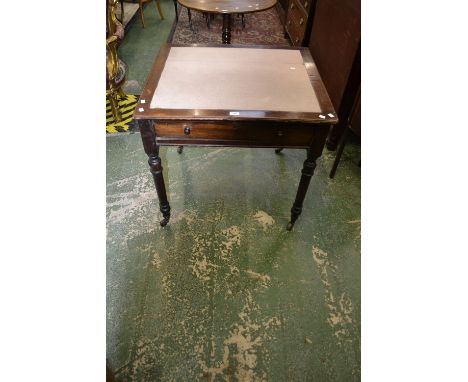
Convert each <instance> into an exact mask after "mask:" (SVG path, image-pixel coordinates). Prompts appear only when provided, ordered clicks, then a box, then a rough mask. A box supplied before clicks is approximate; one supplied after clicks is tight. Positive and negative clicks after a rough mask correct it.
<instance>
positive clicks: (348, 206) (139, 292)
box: [107, 0, 361, 381]
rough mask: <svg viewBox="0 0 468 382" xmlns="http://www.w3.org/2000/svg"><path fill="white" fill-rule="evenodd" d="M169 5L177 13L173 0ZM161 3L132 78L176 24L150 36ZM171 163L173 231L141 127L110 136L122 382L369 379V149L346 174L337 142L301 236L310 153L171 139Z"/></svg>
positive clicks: (166, 160) (111, 330) (112, 360)
mask: <svg viewBox="0 0 468 382" xmlns="http://www.w3.org/2000/svg"><path fill="white" fill-rule="evenodd" d="M162 4H163V7H164V12H165V15H166V18H167V19H169V17H172V18H173V17H174V16H173V8H171V6H172V1H170V2H169V1H167V0H163V1H162ZM153 7H154V5H153V4H151V3H150V4H149V5H148V6H147V7H146V10H145V17H146V21H147V30H142V28H141V24H140V23H139V20H136V22H135V23H134V24H133V26H132V27H131V29H130V31H129V32H128V34H127V37H126V40H125V41H124V44H123V45H122V47H121V55H122V56H124V55H125V58H124V59H125V61H126V62H127V64H128V65H129V67H130V68H132V66H133V67H134V68H133V69H130V73H131V76H133V77H131V76H129V79H130V81H132V80H134V81H137V82H138V83H141V82H142V81H144V79H145V78H143V77H145V76H146V74H147V71H148V70H149V67H150V65H151V64H152V60H153V59H154V56H155V54H156V53H157V46H156V44H157V41H164V40H165V38H164V36H163V35H164V34H165V33H168V32H169V29H170V27H171V25H169V26H164V28H162V29H163V32H161V30H159V29H157V28H155V33H154V34H157V35H158V37H157V38H156V37H154V36H153V35H151V34H147V32H148V31H149V30H150V28H149V27H148V25H149V24H150V23H151V17H150V15H151V14H152V13H153V14H154V15H153V16H154V17H153V20H154V21H157V17H156V15H157V14H156V10H155V7H154V9H153ZM171 10H172V16H171ZM166 22H167V21H164V22H163V23H166ZM161 25H162V24H161ZM158 30H159V32H158ZM156 32H157V33H156ZM148 36H149V37H148ZM166 37H167V34H166ZM145 38H147V39H148V41H146V42H143V41H140V40H144V39H145ZM132 44H134V45H137V47H135V46H132ZM132 49H134V50H133V53H132ZM144 50H147V51H146V53H144V52H142V51H144ZM145 70H146V74H145ZM161 158H162V162H163V166H164V176H165V180H166V183H167V187H168V193H169V200H170V203H171V208H172V216H171V221H170V223H169V225H168V226H167V227H165V228H161V227H160V226H159V224H158V222H159V219H160V218H161V216H160V213H159V208H158V203H157V197H156V192H155V189H154V185H153V180H152V178H151V174H150V172H149V170H148V165H147V158H146V155H145V153H144V151H143V147H142V144H141V139H140V135H139V134H138V133H136V134H115V135H114V134H113V135H109V136H108V137H107V359H108V361H109V364H110V366H111V368H112V369H113V370H114V372H115V374H116V380H117V381H358V380H360V228H361V223H360V168H359V167H358V166H357V165H356V163H357V162H358V161H359V159H360V147H359V146H358V145H356V144H349V145H348V146H347V148H346V150H345V152H344V155H343V158H342V161H341V163H340V166H339V167H338V171H337V174H336V177H335V179H334V180H331V179H329V178H328V172H329V170H330V168H331V165H332V162H333V159H334V153H331V152H328V151H326V150H325V151H324V155H323V156H322V158H320V159H319V161H318V165H317V169H316V172H315V175H314V177H313V179H312V182H311V185H310V188H309V192H308V194H307V197H306V200H305V203H304V209H303V213H302V215H301V216H300V218H299V220H298V221H297V222H296V225H295V227H294V229H293V231H292V232H287V231H286V230H285V226H286V224H287V222H288V219H289V210H290V208H291V205H292V202H293V200H294V196H295V192H296V188H297V185H298V182H299V178H300V170H301V168H302V163H303V161H304V159H305V150H284V151H283V153H282V154H280V155H276V154H275V153H274V150H272V149H235V148H188V147H187V148H185V149H184V152H183V153H182V154H177V151H176V149H175V148H172V147H170V148H162V149H161Z"/></svg>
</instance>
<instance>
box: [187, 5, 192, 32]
mask: <svg viewBox="0 0 468 382" xmlns="http://www.w3.org/2000/svg"><path fill="white" fill-rule="evenodd" d="M187 14H188V22H189V25H190V29H193V27H192V12H191V11H190V8H187Z"/></svg>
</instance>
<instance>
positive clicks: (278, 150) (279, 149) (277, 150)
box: [275, 147, 283, 154]
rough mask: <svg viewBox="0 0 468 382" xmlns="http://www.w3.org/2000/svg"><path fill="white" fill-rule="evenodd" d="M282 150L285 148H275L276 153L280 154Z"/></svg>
mask: <svg viewBox="0 0 468 382" xmlns="http://www.w3.org/2000/svg"><path fill="white" fill-rule="evenodd" d="M281 151H283V148H282V147H279V148H277V149H275V154H279V153H280V152H281Z"/></svg>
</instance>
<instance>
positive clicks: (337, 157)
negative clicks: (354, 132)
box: [330, 128, 349, 179]
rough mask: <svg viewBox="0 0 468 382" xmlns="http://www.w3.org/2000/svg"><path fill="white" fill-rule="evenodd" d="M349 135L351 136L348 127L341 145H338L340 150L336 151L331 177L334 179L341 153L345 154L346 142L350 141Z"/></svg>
mask: <svg viewBox="0 0 468 382" xmlns="http://www.w3.org/2000/svg"><path fill="white" fill-rule="evenodd" d="M348 137H349V128H346V130H345V131H344V133H343V137H342V138H341V142H340V145H339V146H338V150H337V151H336V156H335V161H334V162H333V167H332V169H331V171H330V178H331V179H333V178H334V176H335V173H336V169H337V167H338V164H339V163H340V159H341V154H343V150H344V147H345V145H346V142H347V141H348Z"/></svg>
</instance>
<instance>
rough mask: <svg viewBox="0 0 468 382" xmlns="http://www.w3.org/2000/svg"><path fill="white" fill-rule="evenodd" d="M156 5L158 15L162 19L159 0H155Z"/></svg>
mask: <svg viewBox="0 0 468 382" xmlns="http://www.w3.org/2000/svg"><path fill="white" fill-rule="evenodd" d="M156 7H157V8H158V13H159V17H161V20H164V15H163V13H162V9H161V3H160V0H156Z"/></svg>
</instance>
